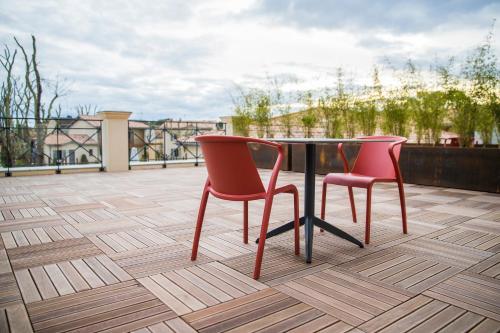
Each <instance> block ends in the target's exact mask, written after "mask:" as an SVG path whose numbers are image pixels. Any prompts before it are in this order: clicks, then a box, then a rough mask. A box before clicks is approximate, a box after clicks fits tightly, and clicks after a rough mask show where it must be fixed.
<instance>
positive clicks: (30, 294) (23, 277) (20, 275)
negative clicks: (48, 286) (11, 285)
mask: <svg viewBox="0 0 500 333" xmlns="http://www.w3.org/2000/svg"><path fill="white" fill-rule="evenodd" d="M14 274H15V276H16V279H17V283H18V284H19V290H20V291H21V294H22V295H23V299H24V302H25V303H31V302H36V301H40V300H41V299H42V297H41V296H40V294H39V293H38V289H37V288H36V286H35V283H34V282H33V280H32V279H31V275H30V273H29V271H28V270H27V269H22V270H19V271H15V272H14Z"/></svg>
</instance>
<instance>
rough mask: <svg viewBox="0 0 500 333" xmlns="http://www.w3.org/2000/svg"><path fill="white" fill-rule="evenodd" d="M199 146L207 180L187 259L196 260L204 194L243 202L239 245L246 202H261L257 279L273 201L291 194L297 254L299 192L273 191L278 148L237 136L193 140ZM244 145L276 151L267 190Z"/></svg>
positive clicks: (290, 187)
mask: <svg viewBox="0 0 500 333" xmlns="http://www.w3.org/2000/svg"><path fill="white" fill-rule="evenodd" d="M195 140H196V141H197V142H199V143H200V146H201V150H202V152H203V156H204V159H205V165H206V167H207V171H208V179H207V181H206V183H205V188H204V189H203V196H202V199H201V204H200V209H199V211H198V221H197V223H196V231H195V233H194V240H193V249H192V253H191V260H196V255H197V253H198V244H199V242H200V234H201V226H202V224H203V217H204V215H205V208H206V206H207V200H208V195H209V193H211V194H212V195H213V196H215V197H217V198H219V199H223V200H231V201H243V242H244V243H245V244H247V243H248V202H249V201H252V200H259V199H264V200H265V205H264V214H263V216H262V226H261V230H260V241H259V247H258V249H257V257H256V259H255V269H254V272H253V277H254V279H258V278H259V276H260V267H261V263H262V255H263V253H264V244H265V241H266V233H267V228H268V226H269V217H270V215H271V207H272V204H273V198H274V196H275V195H276V194H279V193H291V194H293V199H294V200H293V204H294V222H295V223H294V229H295V254H296V255H298V254H299V251H300V249H299V193H298V191H297V188H296V187H295V186H294V185H286V186H283V187H279V188H276V181H277V179H278V173H279V170H280V167H281V161H282V160H283V151H282V148H281V145H280V144H278V143H274V142H269V141H265V140H259V139H253V138H245V137H237V136H215V135H206V136H198V137H196V138H195ZM248 143H258V144H263V145H266V146H270V147H272V148H274V149H276V150H277V151H278V158H277V159H276V163H275V164H274V168H273V170H272V173H271V179H270V180H269V184H268V186H267V190H266V189H265V188H264V185H263V184H262V180H261V178H260V175H259V173H258V171H257V167H256V166H255V162H254V161H253V159H252V156H251V155H250V150H249V149H248Z"/></svg>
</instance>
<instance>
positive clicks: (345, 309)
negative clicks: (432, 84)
mask: <svg viewBox="0 0 500 333" xmlns="http://www.w3.org/2000/svg"><path fill="white" fill-rule="evenodd" d="M259 172H261V173H262V175H263V179H264V180H267V179H269V176H270V171H269V170H260V171H259ZM205 180H206V170H205V168H182V169H180V168H167V169H156V170H143V171H133V172H128V173H78V174H71V175H70V174H61V175H57V176H33V177H7V178H0V287H1V288H0V331H1V332H2V333H3V332H4V331H6V332H7V331H8V329H7V328H6V327H7V326H6V324H7V325H10V326H11V327H14V326H12V325H18V324H21V325H25V326H24V327H26V329H24V330H23V331H29V328H28V327H33V328H34V329H35V330H38V331H42V332H43V331H46V332H53V331H55V332H57V331H72V330H76V331H98V330H101V331H116V332H128V331H133V332H141V333H142V332H150V333H154V332H194V331H196V329H197V328H198V331H201V332H205V331H206V332H212V331H213V332H219V331H244V332H247V331H248V332H252V331H260V332H284V331H287V332H295V333H297V332H324V333H326V332H350V333H367V332H370V331H389V332H390V331H393V332H405V331H413V332H435V331H440V330H442V331H444V332H462V331H467V330H470V331H471V332H497V331H499V329H498V322H499V321H498V315H499V311H498V307H499V306H498V301H497V298H499V297H498V295H497V293H498V289H499V287H498V286H499V284H500V283H499V279H500V257H499V254H500V251H499V250H500V238H499V237H500V224H499V222H500V206H499V204H500V195H495V194H487V193H480V192H473V191H463V190H456V189H443V188H437V187H426V186H418V185H411V184H405V190H406V193H407V206H408V212H407V213H408V227H409V233H408V235H403V233H402V231H401V215H400V207H399V202H398V190H397V187H396V186H395V185H394V184H388V185H386V184H380V185H377V186H376V188H375V191H374V195H373V204H374V205H373V215H372V220H373V224H372V244H370V245H369V246H366V247H365V248H363V249H361V248H358V247H356V246H354V245H353V244H351V243H349V242H346V241H344V240H342V239H340V238H338V237H335V236H332V235H330V234H328V233H320V232H319V229H318V228H315V236H314V242H313V262H312V264H306V263H305V260H304V257H303V254H304V245H305V244H304V238H303V237H304V232H303V228H301V253H302V255H301V256H299V257H297V256H295V255H294V251H293V249H294V246H293V233H292V232H289V233H284V234H282V235H279V236H277V237H273V238H271V239H269V240H268V241H267V242H266V249H265V251H264V257H263V265H262V271H261V278H260V280H259V281H255V280H253V279H252V275H253V270H254V265H255V251H256V248H257V246H256V244H255V242H254V240H255V238H256V237H258V236H259V234H260V224H261V217H262V210H263V207H264V202H263V201H255V202H252V203H251V204H250V207H249V226H250V228H249V229H250V230H249V234H250V239H249V241H250V242H249V244H243V242H242V238H243V232H242V229H243V224H242V222H243V221H242V219H243V215H242V210H243V207H242V203H241V202H229V201H223V200H219V199H215V198H211V199H210V201H209V204H208V207H207V211H206V215H205V216H206V218H205V223H204V226H203V231H202V236H201V242H200V251H199V254H198V259H197V260H196V261H191V260H190V255H191V242H192V240H193V235H194V227H195V222H196V217H197V211H198V207H199V204H200V194H201V190H202V187H203V183H204V182H205ZM316 180H317V181H316V186H317V187H316V194H317V196H318V197H319V196H320V195H321V182H322V180H321V177H317V179H316ZM278 183H279V184H281V185H284V184H288V183H296V184H297V186H298V189H299V192H300V193H299V195H300V196H301V200H302V199H303V190H304V186H303V174H298V173H293V172H287V173H282V174H280V178H279V180H278ZM355 198H356V203H357V210H358V218H359V223H356V224H355V223H353V222H352V221H351V211H350V208H349V200H348V196H347V191H346V190H339V189H331V190H329V192H328V205H327V220H328V221H329V222H331V223H332V224H334V225H336V226H338V227H340V228H341V229H343V230H346V231H347V232H349V233H351V234H352V235H354V236H355V237H357V238H358V239H362V238H363V237H364V231H365V230H364V229H365V228H364V227H365V226H364V211H363V210H364V206H365V204H366V201H365V200H366V199H365V198H366V197H365V191H364V190H355ZM291 207H292V202H291V196H285V195H283V196H278V197H276V200H275V201H274V204H273V212H272V215H271V221H270V222H271V224H270V227H269V228H270V229H273V228H275V227H278V226H280V225H282V224H283V223H285V222H288V221H290V220H291V217H292V216H291V215H292V211H291ZM317 208H318V210H319V206H318V207H317ZM301 209H302V207H301ZM137 280H140V281H141V282H142V283H139V282H138V281H137ZM145 286H146V288H145ZM273 288H274V289H273ZM422 293H425V294H426V295H430V296H432V297H429V296H425V295H423V294H422ZM19 305H21V306H24V308H26V309H27V311H28V313H29V314H30V318H31V322H32V323H33V326H31V323H30V321H29V320H28V318H27V316H26V311H24V308H16V306H19ZM14 310H15V311H14ZM9 311H10V312H9ZM23 311H24V312H23ZM23 313H24V315H23ZM180 314H182V318H180V317H178V316H179V315H180ZM2 325H3V326H2ZM196 325H198V326H196ZM358 325H359V326H358ZM20 327H23V326H20ZM9 330H10V328H9Z"/></svg>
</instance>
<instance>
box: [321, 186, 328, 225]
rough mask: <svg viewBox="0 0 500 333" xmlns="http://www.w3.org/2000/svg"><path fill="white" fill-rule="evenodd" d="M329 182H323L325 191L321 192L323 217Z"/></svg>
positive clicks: (323, 215) (322, 217)
mask: <svg viewBox="0 0 500 333" xmlns="http://www.w3.org/2000/svg"><path fill="white" fill-rule="evenodd" d="M327 185H328V184H327V183H323V192H322V193H321V219H322V220H324V219H325V208H326V207H325V206H326V186H327Z"/></svg>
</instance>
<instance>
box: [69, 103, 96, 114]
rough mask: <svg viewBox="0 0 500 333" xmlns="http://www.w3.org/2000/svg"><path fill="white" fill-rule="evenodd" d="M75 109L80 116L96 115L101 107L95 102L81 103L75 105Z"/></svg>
mask: <svg viewBox="0 0 500 333" xmlns="http://www.w3.org/2000/svg"><path fill="white" fill-rule="evenodd" d="M75 111H76V114H77V115H78V116H94V115H95V114H96V113H97V112H98V111H99V107H98V106H97V105H93V104H84V105H81V104H80V105H77V106H75Z"/></svg>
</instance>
